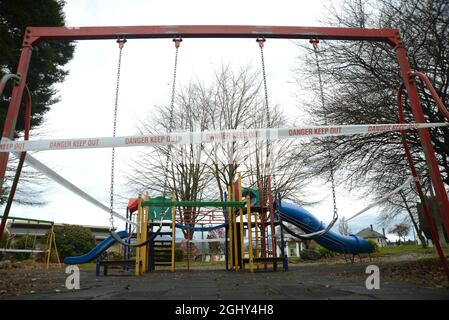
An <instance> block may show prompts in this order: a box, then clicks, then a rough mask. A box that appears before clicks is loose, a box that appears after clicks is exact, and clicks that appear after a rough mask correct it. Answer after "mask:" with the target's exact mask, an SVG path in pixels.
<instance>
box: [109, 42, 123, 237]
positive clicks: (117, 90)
mask: <svg viewBox="0 0 449 320" xmlns="http://www.w3.org/2000/svg"><path fill="white" fill-rule="evenodd" d="M117 43H118V45H119V55H118V65H117V78H116V87H115V101H114V120H113V127H112V136H113V137H115V134H116V131H117V111H118V97H119V89H120V73H121V67H122V51H123V47H124V45H125V43H126V39H125V38H118V39H117ZM114 177H115V148H112V154H111V187H110V199H109V200H110V206H109V213H110V217H109V222H110V231H113V230H114V229H115V227H114Z"/></svg>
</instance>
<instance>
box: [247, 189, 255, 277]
mask: <svg viewBox="0 0 449 320" xmlns="http://www.w3.org/2000/svg"><path fill="white" fill-rule="evenodd" d="M246 218H247V220H248V221H247V223H246V224H247V226H248V256H249V271H250V272H254V259H253V227H252V225H251V200H250V198H249V195H247V196H246Z"/></svg>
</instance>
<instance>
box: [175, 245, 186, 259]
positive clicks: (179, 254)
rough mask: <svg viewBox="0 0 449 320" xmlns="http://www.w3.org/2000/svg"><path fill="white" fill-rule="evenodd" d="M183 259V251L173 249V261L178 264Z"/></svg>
mask: <svg viewBox="0 0 449 320" xmlns="http://www.w3.org/2000/svg"><path fill="white" fill-rule="evenodd" d="M183 259H184V250H182V249H180V248H176V249H175V261H177V262H180V261H182V260H183Z"/></svg>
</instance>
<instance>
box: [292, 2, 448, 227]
mask: <svg viewBox="0 0 449 320" xmlns="http://www.w3.org/2000/svg"><path fill="white" fill-rule="evenodd" d="M447 10H448V4H447V1H444V0H425V1H418V0H411V1H402V0H381V1H361V0H344V1H343V2H342V5H341V7H339V8H334V7H333V6H332V5H331V7H330V9H329V10H328V14H327V16H326V18H325V21H324V22H323V24H326V25H333V26H340V27H359V28H371V27H377V28H398V29H399V30H400V32H401V35H402V38H403V40H404V46H405V48H407V50H408V52H407V53H408V56H409V58H410V63H411V67H412V69H415V70H420V71H423V72H424V73H426V74H427V75H428V76H429V77H430V79H431V81H432V82H433V83H434V86H435V88H436V90H437V92H438V94H439V96H440V97H441V98H442V99H443V101H444V102H445V103H446V104H448V103H449V55H448V54H447V53H448V52H449V41H447V32H448V23H449V21H448V19H447ZM299 46H300V48H301V50H302V54H301V57H300V60H301V61H302V62H304V64H303V65H302V66H300V67H299V68H298V70H297V72H298V75H299V74H300V75H301V78H299V77H298V84H299V85H301V87H302V88H303V89H308V90H311V91H312V92H315V98H314V99H311V100H307V101H302V102H303V104H306V105H307V110H306V111H307V112H308V114H309V115H310V119H311V122H312V123H319V124H323V123H324V120H325V119H326V120H327V121H328V123H329V124H362V123H397V122H398V113H397V103H396V90H397V88H398V87H399V84H400V83H401V82H402V79H401V76H400V72H399V66H398V64H397V62H396V57H395V54H394V50H392V49H391V48H390V47H389V45H387V44H385V43H377V42H365V41H360V42H350V43H348V42H339V41H336V42H327V41H321V42H320V44H319V49H318V50H319V54H318V55H319V63H320V67H321V75H322V77H323V82H324V91H325V106H324V108H323V107H322V105H321V102H320V100H319V98H318V97H319V85H318V81H317V69H316V61H315V57H314V54H313V49H312V48H311V47H310V45H301V44H299ZM299 80H300V81H299ZM418 86H419V89H420V96H421V100H422V102H423V109H424V112H425V116H426V118H427V119H428V121H430V122H443V121H444V119H443V117H442V115H441V114H440V113H439V112H438V111H437V109H436V107H435V105H434V103H433V102H432V101H431V98H430V95H429V92H428V91H427V90H425V89H424V88H423V86H422V85H421V83H418ZM406 110H407V111H406V121H408V122H412V121H413V117H412V115H411V112H410V111H409V110H410V106H409V102H408V101H406ZM431 137H432V142H433V144H434V147H435V151H436V153H437V159H438V162H439V164H440V169H441V171H442V176H443V179H444V182H445V183H446V184H447V185H449V174H448V173H449V165H448V163H449V162H448V159H449V157H448V155H449V129H448V128H447V127H444V128H442V129H431ZM408 138H409V142H410V146H411V149H412V153H413V158H414V162H415V165H416V166H417V168H418V170H419V172H420V173H421V178H422V180H423V182H424V185H425V187H426V190H428V189H429V186H428V178H427V176H428V173H427V167H426V165H425V161H424V156H423V153H422V150H421V146H420V142H419V137H418V135H417V132H410V133H408ZM303 150H305V152H303V153H301V154H299V155H298V156H299V157H300V158H301V159H303V160H304V161H305V164H306V165H307V166H308V168H309V172H310V173H309V174H310V176H324V177H328V176H329V172H330V169H331V167H332V166H334V169H335V170H337V174H336V177H337V180H338V182H340V183H345V185H346V186H347V187H348V188H349V189H351V190H352V189H357V190H358V191H359V192H363V196H364V197H366V196H368V195H371V196H373V195H374V196H375V197H377V196H379V197H380V196H382V195H384V194H385V193H387V192H389V191H391V190H393V189H395V188H397V187H398V186H400V185H401V184H403V183H404V182H405V180H406V179H407V178H408V177H409V176H410V172H409V170H408V166H407V163H406V161H405V157H404V153H403V151H402V146H401V140H400V135H399V133H397V132H390V133H382V134H370V135H363V136H362V135H358V136H347V137H338V138H334V139H330V140H322V139H314V140H312V141H310V142H309V143H306V144H305V145H304V149H303ZM328 150H331V151H332V161H331V159H329V158H328ZM404 201H405V202H406V204H405V203H404ZM416 202H417V197H416V193H414V192H409V193H407V195H406V196H405V195H404V194H398V195H396V196H395V197H394V198H393V199H390V201H389V202H388V203H387V206H388V207H390V208H391V207H394V210H390V211H388V210H387V211H386V212H387V213H388V212H389V213H391V215H390V216H389V217H386V216H385V215H384V217H383V218H382V221H383V222H391V220H392V219H390V218H395V217H398V216H403V215H405V216H406V217H409V218H410V219H412V216H413V219H414V218H415V217H416V216H415V215H414V214H413V215H410V214H409V212H408V210H407V208H409V209H410V210H412V208H414V207H415V206H416ZM413 210H414V209H413ZM413 219H412V222H413ZM415 222H416V219H415ZM413 224H414V225H415V223H413ZM415 228H416V229H417V233H418V234H420V232H418V230H419V227H418V226H416V227H415Z"/></svg>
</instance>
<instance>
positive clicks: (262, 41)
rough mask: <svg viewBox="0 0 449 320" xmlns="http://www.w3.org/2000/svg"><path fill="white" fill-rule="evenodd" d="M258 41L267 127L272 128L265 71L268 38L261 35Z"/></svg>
mask: <svg viewBox="0 0 449 320" xmlns="http://www.w3.org/2000/svg"><path fill="white" fill-rule="evenodd" d="M256 41H257V42H258V43H259V48H260V59H261V61H262V77H263V87H264V93H265V111H266V116H267V127H268V128H271V119H270V109H269V106H268V89H267V74H266V71H265V56H264V53H263V47H264V42H265V41H266V40H265V38H262V37H260V38H257V40H256Z"/></svg>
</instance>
